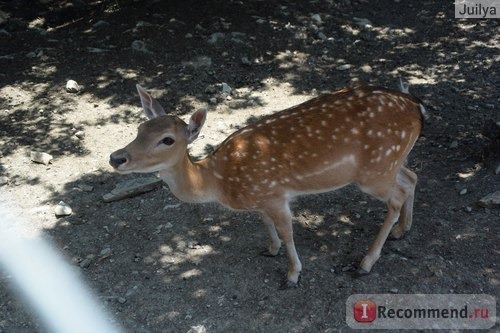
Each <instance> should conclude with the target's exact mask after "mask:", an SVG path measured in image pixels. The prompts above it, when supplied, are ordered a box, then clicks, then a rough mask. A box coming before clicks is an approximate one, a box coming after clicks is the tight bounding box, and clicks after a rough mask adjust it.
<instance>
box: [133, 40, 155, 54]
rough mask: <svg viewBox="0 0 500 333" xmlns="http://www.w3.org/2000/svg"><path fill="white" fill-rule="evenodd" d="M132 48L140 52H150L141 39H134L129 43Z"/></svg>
mask: <svg viewBox="0 0 500 333" xmlns="http://www.w3.org/2000/svg"><path fill="white" fill-rule="evenodd" d="M131 46H132V49H133V50H136V51H139V52H142V53H152V52H151V51H149V50H148V49H147V47H146V43H144V42H143V41H142V40H134V41H133V42H132V44H131Z"/></svg>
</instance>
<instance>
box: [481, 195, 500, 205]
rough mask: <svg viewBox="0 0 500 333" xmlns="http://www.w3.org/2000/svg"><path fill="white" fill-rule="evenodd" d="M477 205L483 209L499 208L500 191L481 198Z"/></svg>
mask: <svg viewBox="0 0 500 333" xmlns="http://www.w3.org/2000/svg"><path fill="white" fill-rule="evenodd" d="M478 205H479V206H481V207H484V208H500V191H496V192H493V193H490V194H488V195H487V196H485V197H482V198H481V199H480V200H479V201H478Z"/></svg>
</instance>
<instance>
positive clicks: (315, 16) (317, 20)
mask: <svg viewBox="0 0 500 333" xmlns="http://www.w3.org/2000/svg"><path fill="white" fill-rule="evenodd" d="M311 20H313V21H314V22H315V23H317V24H321V23H323V21H322V20H321V15H319V14H313V15H311Z"/></svg>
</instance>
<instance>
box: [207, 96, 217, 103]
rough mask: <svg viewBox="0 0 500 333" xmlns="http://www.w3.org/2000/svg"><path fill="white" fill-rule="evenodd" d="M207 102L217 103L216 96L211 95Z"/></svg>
mask: <svg viewBox="0 0 500 333" xmlns="http://www.w3.org/2000/svg"><path fill="white" fill-rule="evenodd" d="M208 102H209V103H210V104H217V98H215V97H212V98H210V99H209V100H208Z"/></svg>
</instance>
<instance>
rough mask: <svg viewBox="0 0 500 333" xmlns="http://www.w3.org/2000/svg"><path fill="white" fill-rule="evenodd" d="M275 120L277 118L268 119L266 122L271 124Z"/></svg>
mask: <svg viewBox="0 0 500 333" xmlns="http://www.w3.org/2000/svg"><path fill="white" fill-rule="evenodd" d="M275 121H276V119H274V118H270V119H267V120H266V124H271V123H274V122H275Z"/></svg>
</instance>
